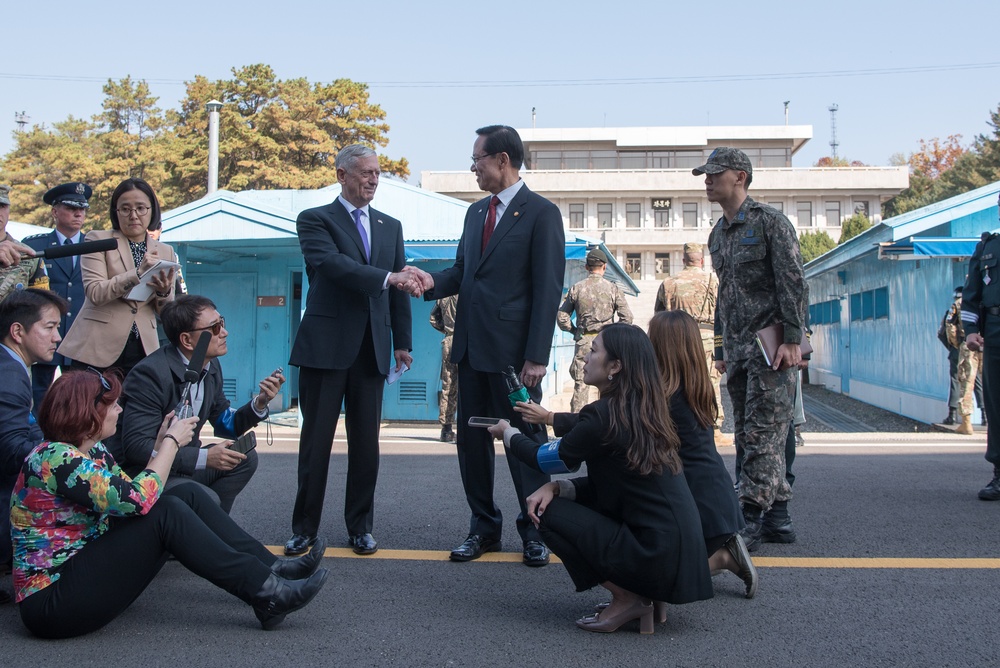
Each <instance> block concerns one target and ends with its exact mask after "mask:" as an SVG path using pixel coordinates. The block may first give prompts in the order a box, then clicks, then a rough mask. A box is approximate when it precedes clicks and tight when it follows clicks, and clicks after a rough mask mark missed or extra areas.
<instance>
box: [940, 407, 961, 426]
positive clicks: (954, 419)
mask: <svg viewBox="0 0 1000 668" xmlns="http://www.w3.org/2000/svg"><path fill="white" fill-rule="evenodd" d="M957 423H958V411H957V410H956V409H954V408H949V409H948V417H946V418H945V419H943V420H941V424H946V425H949V426H950V425H953V424H957Z"/></svg>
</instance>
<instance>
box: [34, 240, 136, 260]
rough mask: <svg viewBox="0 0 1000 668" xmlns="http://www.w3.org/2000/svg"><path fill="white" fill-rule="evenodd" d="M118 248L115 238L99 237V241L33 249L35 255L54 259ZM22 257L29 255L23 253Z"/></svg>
mask: <svg viewBox="0 0 1000 668" xmlns="http://www.w3.org/2000/svg"><path fill="white" fill-rule="evenodd" d="M115 248H118V240H117V239H101V240H100V241H83V242H80V243H78V244H69V245H62V246H52V247H50V248H46V249H45V250H39V251H35V257H42V258H45V259H46V260H55V259H58V258H61V257H70V256H72V255H86V254H87V253H100V252H101V251H109V250H114V249H115ZM24 257H30V256H27V255H25V256H24Z"/></svg>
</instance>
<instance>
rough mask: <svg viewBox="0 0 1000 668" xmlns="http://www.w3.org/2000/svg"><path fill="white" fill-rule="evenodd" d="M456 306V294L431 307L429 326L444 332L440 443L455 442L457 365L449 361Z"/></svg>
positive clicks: (440, 399) (439, 413)
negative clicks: (453, 426) (452, 425)
mask: <svg viewBox="0 0 1000 668" xmlns="http://www.w3.org/2000/svg"><path fill="white" fill-rule="evenodd" d="M457 308H458V295H452V296H451V297H445V298H444V299H439V300H437V301H436V302H435V303H434V306H433V307H432V308H431V327H433V328H434V329H436V330H437V331H439V332H441V333H443V334H444V338H443V339H442V340H441V394H440V396H439V397H438V422H440V423H441V442H442V443H454V442H455V431H454V430H453V429H452V428H451V423H452V422H454V420H455V413H456V412H457V411H458V365H457V364H455V363H453V362H452V361H451V342H452V338H453V337H452V335H453V334H454V333H455V310H456V309H457Z"/></svg>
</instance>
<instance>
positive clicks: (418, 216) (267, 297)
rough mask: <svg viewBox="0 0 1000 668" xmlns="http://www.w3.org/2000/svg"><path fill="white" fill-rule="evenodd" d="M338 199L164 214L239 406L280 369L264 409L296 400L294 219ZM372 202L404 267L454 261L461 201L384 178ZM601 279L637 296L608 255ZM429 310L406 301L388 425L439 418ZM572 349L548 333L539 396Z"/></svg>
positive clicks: (298, 264)
mask: <svg viewBox="0 0 1000 668" xmlns="http://www.w3.org/2000/svg"><path fill="white" fill-rule="evenodd" d="M339 194H340V185H339V184H334V185H332V186H329V187H326V188H322V189H320V190H251V191H244V192H240V193H233V192H228V191H225V190H220V191H217V192H215V193H213V194H211V195H209V196H207V197H205V198H203V199H200V200H197V201H195V202H192V203H190V204H187V205H185V206H182V207H179V208H177V209H174V210H172V211H169V212H165V213H164V214H163V235H162V240H163V241H164V242H165V243H168V244H170V245H171V246H173V247H174V249H175V250H176V251H177V254H178V257H179V260H180V262H181V265H182V271H183V273H184V278H185V281H186V283H187V288H188V292H189V293H191V294H201V295H205V296H207V297H209V298H210V299H212V300H213V301H214V302H215V303H216V305H217V306H218V309H219V312H220V313H221V314H222V315H223V316H225V318H226V329H228V330H229V352H228V354H227V355H226V357H225V359H224V360H223V361H222V362H223V370H224V376H225V388H224V389H225V392H226V395H227V396H228V397H230V399H231V400H233V401H234V402H237V401H240V402H242V401H246V399H247V398H248V397H249V396H251V395H253V394H254V393H255V392H256V391H257V382H258V381H259V380H260V378H263V377H264V376H265V375H267V374H268V373H270V372H271V371H272V370H274V369H275V368H276V367H279V366H280V367H285V373H286V376H287V377H288V381H289V382H287V383H286V384H285V386H284V388H283V390H282V393H281V394H279V395H278V397H276V398H275V400H274V402H273V404H272V406H271V408H272V410H276V411H278V410H285V409H287V408H288V407H289V406H290V405H291V404H292V402H293V401H295V400H297V398H298V374H297V369H295V368H294V367H291V368H289V367H288V357H289V352H290V351H291V346H292V342H293V341H294V340H295V334H296V332H297V330H298V325H299V322H300V320H301V316H302V310H303V308H304V306H305V298H304V297H305V294H306V292H307V291H308V289H309V286H308V280H307V278H306V275H305V264H304V261H303V259H302V252H301V250H300V248H299V240H298V236H297V235H296V231H295V219H296V217H297V216H298V214H299V212H300V211H302V210H303V209H308V208H311V207H315V206H321V205H324V204H328V203H330V202H332V201H333V200H334V199H335V198H336V197H337V195H339ZM372 206H373V207H375V208H376V209H379V210H380V211H384V212H385V213H387V214H389V215H391V216H394V217H396V218H399V220H401V221H402V223H403V234H404V236H405V239H404V241H405V244H406V255H407V262H408V263H415V264H417V266H420V267H421V268H423V269H426V270H427V271H437V270H440V269H443V268H445V267H448V266H450V265H451V264H452V262H454V259H455V249H456V247H457V243H458V239H459V238H460V237H461V234H462V226H463V222H464V220H465V212H466V210H467V209H468V206H469V205H468V203H467V202H463V201H461V200H457V199H454V198H451V197H448V196H445V195H440V194H437V193H433V192H430V191H427V190H423V189H421V188H416V187H414V186H411V185H408V184H406V183H403V182H400V181H395V180H391V179H383V180H382V182H381V183H380V184H379V188H378V192H377V194H376V196H375V199H374V201H373V202H372ZM588 245H597V246H600V247H603V246H602V244H601V243H600V242H597V241H595V240H588V239H585V238H580V237H575V236H574V235H572V234H569V235H567V241H566V253H567V269H566V279H565V281H566V282H565V283H564V290H565V289H568V286H570V285H572V284H573V282H575V281H577V280H579V279H580V278H582V277H583V275H584V274H585V273H586V270H585V268H584V263H585V257H586V253H587V248H588ZM609 257H610V253H609ZM607 275H608V277H609V278H611V279H612V280H615V281H617V282H619V283H620V284H621V286H622V289H623V290H625V291H626V293H627V294H632V295H635V294H637V292H638V291H637V289H636V287H635V284H634V283H632V281H631V280H630V279H629V278H628V276H627V275H626V274H625V273H624V271H622V269H621V267H620V266H619V265H618V264H616V263H614V260H613V259H612V260H611V262H610V263H609V267H608V272H607ZM432 305H433V303H432V302H425V301H423V300H417V299H414V300H413V301H412V302H411V306H412V311H413V359H414V368H413V369H412V370H410V371H409V372H408V373H407V374H406V375H404V376H403V377H402V378H401V379H400V380H399V382H397V383H393V384H392V385H390V386H388V387H387V388H386V395H385V402H384V404H383V418H384V419H386V420H436V419H437V394H438V390H440V385H441V381H440V368H441V366H440V365H441V334H440V333H438V332H437V331H435V330H434V329H433V328H432V327H431V326H430V310H431V306H432ZM572 343H573V342H572V337H568V336H567V335H564V334H563V333H562V332H559V331H558V330H555V331H554V334H553V345H554V347H555V349H554V352H555V354H554V355H552V358H551V361H550V372H549V374H547V376H546V380H547V384H546V387H545V393H546V394H547V395H548V394H552V393H554V392H557V391H558V390H559V389H561V385H562V383H564V382H566V380H567V379H568V378H569V376H568V369H569V364H570V362H572ZM567 351H568V352H567Z"/></svg>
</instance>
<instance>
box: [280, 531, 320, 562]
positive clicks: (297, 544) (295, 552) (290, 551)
mask: <svg viewBox="0 0 1000 668" xmlns="http://www.w3.org/2000/svg"><path fill="white" fill-rule="evenodd" d="M315 542H316V536H303V535H302V534H300V533H296V534H292V537H291V538H289V539H288V542H287V543H285V554H287V555H288V556H289V557H297V556H299V555H300V554H305V553H306V552H308V551H309V548H310V547H312V546H313V543H315Z"/></svg>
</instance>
